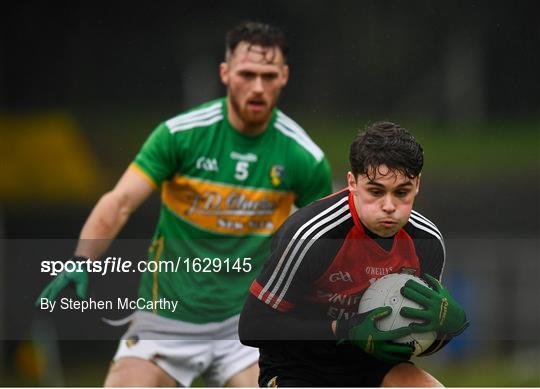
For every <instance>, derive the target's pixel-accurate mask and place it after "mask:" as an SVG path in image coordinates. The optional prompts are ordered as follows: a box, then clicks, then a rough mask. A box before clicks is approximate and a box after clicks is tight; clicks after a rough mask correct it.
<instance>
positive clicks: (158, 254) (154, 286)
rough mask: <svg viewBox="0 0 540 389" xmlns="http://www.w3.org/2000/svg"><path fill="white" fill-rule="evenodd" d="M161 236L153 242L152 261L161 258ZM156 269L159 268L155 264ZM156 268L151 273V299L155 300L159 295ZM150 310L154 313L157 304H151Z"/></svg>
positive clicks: (157, 260)
mask: <svg viewBox="0 0 540 389" xmlns="http://www.w3.org/2000/svg"><path fill="white" fill-rule="evenodd" d="M163 242H164V241H163V237H161V238H159V239H158V240H156V241H155V242H154V245H155V246H156V247H155V253H156V254H155V255H154V261H156V262H158V263H159V261H160V260H161V253H162V252H163V246H164V245H163ZM156 269H159V266H156ZM158 273H159V272H158V270H156V271H155V272H154V273H153V274H152V301H153V302H156V301H157V300H158V297H159V294H158V293H159V284H158ZM152 306H153V308H152V312H154V313H156V311H157V310H156V307H157V304H152Z"/></svg>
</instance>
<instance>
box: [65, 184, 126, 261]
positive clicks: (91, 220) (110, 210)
mask: <svg viewBox="0 0 540 389" xmlns="http://www.w3.org/2000/svg"><path fill="white" fill-rule="evenodd" d="M130 214H131V210H129V209H128V208H127V207H126V206H125V205H124V204H123V202H122V199H121V197H120V196H118V195H117V194H115V193H114V192H108V193H106V194H105V195H103V196H102V197H101V199H100V200H99V201H98V203H97V204H96V206H95V207H94V209H93V210H92V212H91V213H90V216H88V219H87V220H86V222H85V224H84V226H83V228H82V230H81V234H80V236H79V241H78V243H77V248H76V250H75V255H76V256H81V257H86V258H90V259H92V260H95V259H98V258H99V257H101V255H103V253H105V251H106V250H107V248H108V247H109V246H110V244H111V242H112V241H113V240H114V238H115V237H116V236H117V235H118V233H119V232H120V230H121V229H122V227H123V226H124V225H125V224H126V222H127V220H128V219H129V216H130Z"/></svg>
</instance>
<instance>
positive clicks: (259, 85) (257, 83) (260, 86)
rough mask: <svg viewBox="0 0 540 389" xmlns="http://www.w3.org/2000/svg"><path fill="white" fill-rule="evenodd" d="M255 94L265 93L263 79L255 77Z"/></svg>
mask: <svg viewBox="0 0 540 389" xmlns="http://www.w3.org/2000/svg"><path fill="white" fill-rule="evenodd" d="M253 92H255V93H263V92H264V88H263V81H262V78H261V77H255V82H254V83H253Z"/></svg>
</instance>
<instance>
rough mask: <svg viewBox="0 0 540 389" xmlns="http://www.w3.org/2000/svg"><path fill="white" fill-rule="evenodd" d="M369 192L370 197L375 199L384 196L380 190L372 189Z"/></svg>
mask: <svg viewBox="0 0 540 389" xmlns="http://www.w3.org/2000/svg"><path fill="white" fill-rule="evenodd" d="M368 192H369V194H370V195H372V196H375V197H380V196H382V195H383V191H382V190H379V189H370V190H369V191H368Z"/></svg>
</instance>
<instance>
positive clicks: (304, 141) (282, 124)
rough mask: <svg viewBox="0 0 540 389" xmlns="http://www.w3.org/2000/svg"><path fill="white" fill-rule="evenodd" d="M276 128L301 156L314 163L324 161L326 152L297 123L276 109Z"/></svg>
mask: <svg viewBox="0 0 540 389" xmlns="http://www.w3.org/2000/svg"><path fill="white" fill-rule="evenodd" d="M274 127H275V129H276V130H277V132H278V134H280V136H283V137H284V138H285V139H286V140H287V141H288V142H290V143H292V144H293V145H294V150H296V152H297V153H298V154H300V155H303V156H309V158H310V159H312V160H314V162H317V163H318V162H320V161H321V160H322V159H324V152H323V151H322V150H321V148H320V147H319V146H318V145H317V144H316V143H315V142H314V141H313V139H311V137H310V136H309V135H308V134H307V132H306V131H305V130H304V129H303V128H302V126H300V125H299V124H298V123H297V122H296V121H294V120H293V119H292V118H290V117H289V116H287V115H286V114H285V113H283V111H281V110H280V109H276V119H275V121H274Z"/></svg>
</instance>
